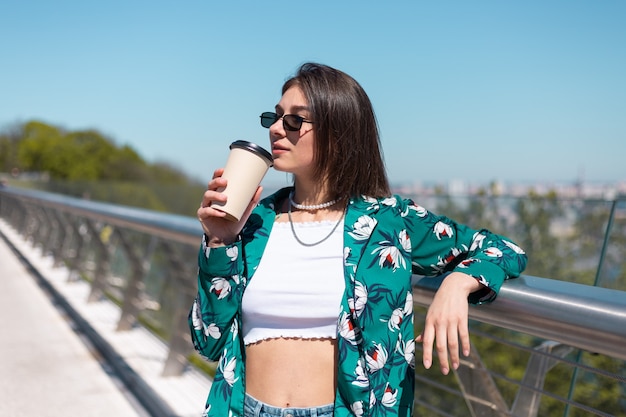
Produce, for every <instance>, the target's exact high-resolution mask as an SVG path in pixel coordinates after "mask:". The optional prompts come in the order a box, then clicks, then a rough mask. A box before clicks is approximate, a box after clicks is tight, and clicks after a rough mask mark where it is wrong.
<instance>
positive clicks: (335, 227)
mask: <svg viewBox="0 0 626 417" xmlns="http://www.w3.org/2000/svg"><path fill="white" fill-rule="evenodd" d="M333 204H335V203H334V202H333ZM292 205H293V206H294V207H296V208H298V207H297V206H296V205H295V204H294V203H293V200H292V199H291V196H289V210H287V216H288V217H289V226H291V233H293V237H294V238H295V239H296V241H297V242H298V243H299V244H301V245H302V246H307V247H311V246H317V245H319V244H320V243H322V242H324V241H326V240H328V238H329V237H331V236H332V235H333V233H335V230H337V227H339V223H341V221H342V220H343V216H344V215H345V214H346V211H345V210H344V211H343V212H342V213H341V217H339V220H337V223H335V225H334V226H333V229H332V230H331V231H330V233H329V234H328V235H327V236H326V237H324V238H322V240H318V241H317V242H313V243H307V242H303V241H302V240H300V238H299V237H298V235H297V234H296V228H295V227H294V226H293V220H292V219H291V206H292Z"/></svg>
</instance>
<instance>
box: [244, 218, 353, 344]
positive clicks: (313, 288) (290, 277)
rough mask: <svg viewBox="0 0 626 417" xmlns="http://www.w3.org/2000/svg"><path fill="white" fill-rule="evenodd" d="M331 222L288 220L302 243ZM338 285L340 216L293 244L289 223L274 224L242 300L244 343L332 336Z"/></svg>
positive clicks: (340, 274) (339, 295)
mask: <svg viewBox="0 0 626 417" xmlns="http://www.w3.org/2000/svg"><path fill="white" fill-rule="evenodd" d="M336 223H337V222H335V221H332V222H330V221H323V222H307V223H294V224H293V225H294V228H295V230H296V234H297V236H298V238H299V239H300V240H301V241H302V242H305V243H313V242H318V241H320V240H322V239H323V238H324V237H326V236H328V234H329V233H330V232H331V230H333V228H334V227H335V225H336ZM344 287H345V283H344V277H343V220H342V221H341V223H340V224H339V226H338V227H337V228H336V229H335V230H334V232H333V233H332V235H331V236H330V237H329V238H328V239H326V240H324V241H323V242H322V243H320V244H318V245H315V246H312V247H307V246H303V245H302V244H300V243H298V241H297V240H296V239H295V238H294V235H293V233H292V230H291V225H290V224H289V223H284V222H276V223H274V226H273V228H272V232H271V233H270V236H269V238H268V241H267V246H266V248H265V251H264V252H263V256H262V258H261V261H260V263H259V266H258V268H257V270H256V272H255V273H254V276H253V277H252V279H251V280H250V282H249V283H248V286H247V287H246V290H245V292H244V295H243V299H242V306H241V308H242V315H243V316H242V321H243V324H242V332H243V340H244V344H245V345H248V344H250V343H255V342H258V341H261V340H265V339H271V338H278V337H296V338H304V339H311V338H336V337H337V317H338V316H339V308H340V304H341V298H342V296H343V292H344Z"/></svg>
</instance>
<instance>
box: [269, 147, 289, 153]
mask: <svg viewBox="0 0 626 417" xmlns="http://www.w3.org/2000/svg"><path fill="white" fill-rule="evenodd" d="M287 151H288V149H287V148H285V147H282V146H279V145H273V146H272V153H273V154H281V153H285V152H287Z"/></svg>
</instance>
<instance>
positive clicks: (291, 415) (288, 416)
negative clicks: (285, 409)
mask: <svg viewBox="0 0 626 417" xmlns="http://www.w3.org/2000/svg"><path fill="white" fill-rule="evenodd" d="M285 417H293V414H291V413H288V414H287V415H286V416H285Z"/></svg>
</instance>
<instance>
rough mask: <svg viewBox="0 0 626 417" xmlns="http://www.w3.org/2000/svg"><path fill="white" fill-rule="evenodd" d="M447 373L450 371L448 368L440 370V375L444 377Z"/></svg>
mask: <svg viewBox="0 0 626 417" xmlns="http://www.w3.org/2000/svg"><path fill="white" fill-rule="evenodd" d="M448 372H450V370H449V369H448V368H441V373H442V374H444V375H448Z"/></svg>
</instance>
